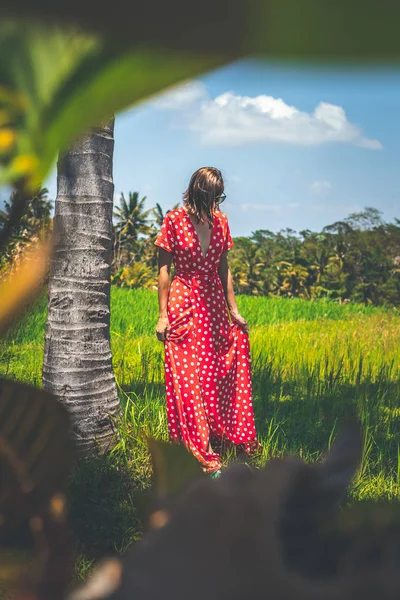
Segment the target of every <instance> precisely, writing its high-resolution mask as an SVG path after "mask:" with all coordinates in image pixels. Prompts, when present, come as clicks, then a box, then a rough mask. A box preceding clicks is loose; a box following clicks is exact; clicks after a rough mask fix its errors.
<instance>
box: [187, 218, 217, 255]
mask: <svg viewBox="0 0 400 600" xmlns="http://www.w3.org/2000/svg"><path fill="white" fill-rule="evenodd" d="M182 210H183V212H184V214H185V215H186V217H187V219H188V221H189V223H190V225H191V226H192V229H193V231H194V235H195V236H196V239H197V243H198V246H199V248H200V254H201V256H202V258H203V260H206V259H207V257H208V254H209V252H210V249H211V244H212V242H213V238H214V229H215V215H213V226H212V228H211V232H210V241H209V243H208V248H207V252H206V253H205V254H203V248H202V247H201V242H200V238H199V234H198V233H197V230H196V227H195V226H194V223H193V222H192V219H191V218H190V215H189V213H188V212H186V210H185V209H184V208H182Z"/></svg>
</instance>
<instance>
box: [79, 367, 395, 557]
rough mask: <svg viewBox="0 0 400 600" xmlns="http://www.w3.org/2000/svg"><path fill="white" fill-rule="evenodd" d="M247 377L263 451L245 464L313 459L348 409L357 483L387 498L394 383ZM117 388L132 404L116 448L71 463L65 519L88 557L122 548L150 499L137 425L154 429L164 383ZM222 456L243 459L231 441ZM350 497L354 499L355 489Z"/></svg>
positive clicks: (139, 527) (137, 531) (134, 535)
mask: <svg viewBox="0 0 400 600" xmlns="http://www.w3.org/2000/svg"><path fill="white" fill-rule="evenodd" d="M253 384H254V394H255V403H254V405H255V416H256V426H257V431H258V435H259V439H260V441H261V442H262V444H263V446H264V452H263V455H262V456H261V457H259V458H258V459H255V460H254V461H253V460H251V461H250V462H251V463H252V464H254V465H255V466H262V464H264V463H265V462H266V461H267V460H268V459H269V458H271V457H272V456H281V455H282V454H288V453H291V454H296V455H300V456H302V457H303V458H304V459H305V460H307V461H313V460H318V459H319V458H320V457H321V454H323V453H324V452H326V451H327V450H328V448H329V445H330V443H331V441H333V439H334V438H335V437H336V434H337V432H338V431H339V429H340V426H341V423H342V422H343V420H344V419H345V418H346V417H348V416H350V415H356V416H357V418H358V419H359V420H360V421H361V423H362V426H363V432H364V442H365V460H364V467H363V468H364V472H363V473H364V474H363V475H362V485H363V486H364V489H366V485H369V483H368V482H369V481H371V484H370V491H368V494H369V497H375V496H376V497H385V496H386V497H389V496H390V495H391V494H392V493H393V494H394V493H395V491H394V492H391V491H390V490H391V489H393V490H395V487H396V486H397V487H396V489H398V486H399V483H400V482H399V481H397V480H396V471H397V472H400V464H399V454H398V452H399V439H400V409H399V408H398V407H399V406H400V383H399V382H385V381H383V380H380V381H379V383H364V384H359V385H355V386H352V385H349V384H341V383H339V382H336V384H335V385H334V386H333V387H331V389H328V387H327V385H322V384H321V385H320V387H319V388H318V387H317V388H314V389H310V390H309V391H308V392H307V390H306V388H305V386H304V384H299V382H298V381H297V382H296V381H285V382H281V381H279V380H276V379H273V378H272V377H271V378H269V379H268V378H267V377H265V375H264V376H263V375H262V374H261V376H260V374H258V373H257V374H255V376H254V377H253ZM125 391H126V393H127V394H128V395H129V394H132V395H133V396H134V398H132V402H133V404H134V406H135V410H134V411H133V413H127V416H126V418H125V421H124V423H123V424H122V426H121V430H120V436H121V442H120V448H121V449H118V448H117V449H116V451H115V452H114V453H113V454H112V455H108V456H107V455H106V456H95V457H93V458H91V459H89V460H86V461H82V462H80V463H78V464H77V466H76V468H75V470H74V473H73V477H72V480H71V486H70V506H71V508H70V514H71V523H72V527H73V531H74V533H75V536H76V538H77V540H78V554H83V555H84V556H85V557H86V558H87V559H88V560H93V559H97V558H99V557H101V556H104V555H110V554H115V553H120V552H124V551H125V550H126V548H127V547H128V546H129V545H131V544H132V542H133V541H134V540H136V539H138V538H139V537H140V536H141V533H142V531H143V522H144V518H145V516H146V508H148V507H149V505H150V497H151V495H150V487H149V486H150V473H151V466H150V458H149V453H148V451H147V448H146V446H145V444H144V442H143V439H141V432H142V431H143V430H144V429H149V430H150V432H151V433H152V431H151V430H152V428H153V431H154V432H155V431H157V427H156V424H153V425H152V424H151V423H149V421H151V420H154V421H157V419H159V418H160V415H162V416H163V415H164V410H165V407H164V386H163V384H159V383H155V384H149V383H147V384H144V383H142V384H141V383H137V384H136V385H135V386H131V387H130V388H125ZM150 405H151V406H150ZM135 414H137V415H139V417H135V416H132V415H135ZM135 419H136V420H135ZM164 429H165V423H164V424H163V426H162V431H164ZM164 433H165V432H164ZM222 458H223V461H224V464H229V463H231V462H236V461H237V460H243V457H241V458H239V453H237V452H236V451H235V449H232V448H231V449H228V450H227V451H223V453H222ZM397 479H398V476H397ZM389 480H391V481H393V482H394V483H393V484H392V483H390V482H389V483H388V481H389ZM396 481H397V483H396ZM391 485H392V488H390V486H391ZM366 493H367V492H365V494H366ZM354 497H356V498H357V499H358V498H362V494H361V493H360V494H358V492H357V494H355V496H354Z"/></svg>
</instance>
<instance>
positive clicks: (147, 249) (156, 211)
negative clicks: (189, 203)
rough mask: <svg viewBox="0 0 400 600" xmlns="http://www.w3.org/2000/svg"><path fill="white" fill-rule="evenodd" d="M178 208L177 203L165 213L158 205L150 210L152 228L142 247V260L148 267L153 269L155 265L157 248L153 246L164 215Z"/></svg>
mask: <svg viewBox="0 0 400 600" xmlns="http://www.w3.org/2000/svg"><path fill="white" fill-rule="evenodd" d="M178 206H179V202H177V203H176V204H174V206H173V207H172V208H170V209H168V210H166V211H165V212H164V211H163V209H162V206H161V205H160V204H158V202H157V204H156V205H155V207H154V208H153V209H152V214H153V219H152V227H151V232H150V235H149V237H148V238H147V239H146V240H145V243H144V247H143V259H144V261H145V262H146V264H148V265H149V266H150V267H152V268H154V267H156V265H157V257H158V248H157V246H155V245H154V242H155V241H156V238H157V236H158V234H159V232H160V228H161V225H162V224H163V221H164V219H165V215H166V214H167V213H169V212H170V211H171V210H175V209H177V208H178Z"/></svg>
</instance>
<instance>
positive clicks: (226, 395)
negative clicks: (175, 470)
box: [155, 208, 257, 471]
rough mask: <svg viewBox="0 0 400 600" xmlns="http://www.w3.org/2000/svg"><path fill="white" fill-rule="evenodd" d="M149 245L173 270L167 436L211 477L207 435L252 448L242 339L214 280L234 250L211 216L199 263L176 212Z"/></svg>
mask: <svg viewBox="0 0 400 600" xmlns="http://www.w3.org/2000/svg"><path fill="white" fill-rule="evenodd" d="M155 243H156V245H157V246H159V247H161V248H164V249H165V250H167V251H168V252H172V254H173V261H174V265H175V276H174V278H173V280H172V283H171V287H170V291H169V297H168V317H169V322H170V326H171V330H170V335H169V339H168V341H166V342H165V383H166V399H167V414H168V427H169V434H170V437H171V439H172V440H173V441H182V442H183V443H184V444H185V445H186V446H187V447H188V448H189V449H190V450H191V451H192V452H193V454H194V455H195V456H196V457H197V458H198V460H199V461H200V462H201V463H202V464H203V465H204V466H205V467H206V469H207V470H210V471H212V470H215V469H217V468H219V467H220V459H219V456H218V454H216V453H214V452H213V453H210V452H208V451H207V449H208V443H209V438H210V434H211V435H212V436H213V437H216V438H219V439H226V440H229V441H231V442H232V443H234V444H243V445H244V447H245V449H248V450H250V449H251V448H252V447H253V446H254V445H257V441H256V431H255V425H254V414H253V405H252V387H251V367H250V348H249V339H248V335H247V334H246V333H245V332H244V331H243V330H242V329H241V328H240V327H239V326H238V325H236V324H233V323H230V321H229V317H228V311H227V307H226V302H225V296H224V292H223V288H222V284H221V280H220V278H219V275H218V266H219V262H220V259H221V255H222V254H223V253H224V252H227V251H228V250H229V249H230V248H232V246H233V242H232V238H231V235H230V231H229V225H228V220H227V218H226V216H225V215H224V214H223V213H222V212H220V211H216V212H215V215H214V226H213V229H212V232H211V239H210V245H209V248H208V251H207V254H206V256H205V257H204V256H203V254H202V251H201V246H200V242H199V239H198V236H197V233H196V230H195V228H194V226H193V224H192V222H191V220H190V218H189V216H188V214H187V213H186V211H185V210H184V209H183V208H179V209H177V210H174V211H172V212H170V213H168V214H167V216H166V217H165V219H164V222H163V224H162V227H161V231H160V234H159V236H158V238H157V240H156V242H155Z"/></svg>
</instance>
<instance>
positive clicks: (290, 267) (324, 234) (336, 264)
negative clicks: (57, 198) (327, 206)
mask: <svg viewBox="0 0 400 600" xmlns="http://www.w3.org/2000/svg"><path fill="white" fill-rule="evenodd" d="M15 200H16V193H13V194H12V195H11V197H10V200H9V201H8V202H6V203H5V206H4V210H2V211H0V229H1V228H2V227H4V225H5V224H6V222H7V219H8V216H9V214H10V211H11V208H12V204H13V202H15ZM177 206H178V204H176V205H175V206H174V207H172V208H176V207H177ZM52 207H53V202H52V201H51V200H50V199H49V198H48V192H47V190H46V189H42V190H40V192H38V194H37V195H36V196H34V197H33V199H32V201H31V203H30V204H29V206H28V210H27V212H26V214H25V215H24V216H23V218H22V220H21V221H20V223H19V224H18V227H17V228H16V229H15V231H14V232H13V236H12V237H11V239H10V242H9V244H8V247H7V249H6V252H4V253H3V254H2V256H1V258H0V261H1V262H0V273H1V270H2V271H5V270H6V269H7V268H8V267H9V266H10V265H11V263H12V262H13V260H15V258H18V255H19V253H20V252H21V249H22V247H24V246H26V245H27V244H29V243H31V242H32V240H36V239H38V238H40V237H42V236H44V235H46V233H48V232H49V231H50V230H51V228H52V218H51V211H52ZM164 216H165V213H164V211H163V209H162V208H161V206H160V205H159V204H156V205H155V207H152V208H147V207H146V197H140V194H139V193H138V192H129V193H128V196H127V197H126V196H125V195H124V194H121V197H120V200H119V205H118V206H116V207H115V209H114V225H113V262H112V281H113V283H114V284H115V285H119V286H124V287H131V288H138V287H150V288H151V287H154V286H156V280H157V248H156V247H155V246H154V241H155V238H156V236H157V234H158V231H159V229H160V227H161V223H162V221H163V218H164ZM234 242H235V246H234V248H233V249H232V250H231V251H230V267H231V271H232V274H233V278H234V283H235V288H236V292H237V293H240V294H250V295H260V296H286V297H289V298H290V297H301V298H306V299H313V298H320V297H324V296H328V297H331V298H335V299H338V300H339V301H341V302H345V301H354V302H362V303H371V304H375V305H382V304H389V305H394V306H396V305H399V304H400V220H399V219H394V221H393V222H391V223H387V222H385V221H383V219H382V213H381V212H380V211H379V210H377V209H375V208H365V209H364V210H363V211H362V212H359V213H353V214H351V215H349V216H348V217H347V218H345V219H343V220H342V221H337V222H335V223H333V224H331V225H327V226H326V227H324V228H323V229H322V231H320V232H313V231H310V230H303V231H300V232H299V233H297V232H295V231H293V230H292V229H285V230H281V231H279V232H277V233H274V232H272V231H269V230H267V229H259V230H257V231H255V232H253V233H252V234H251V236H249V237H237V238H234Z"/></svg>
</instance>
